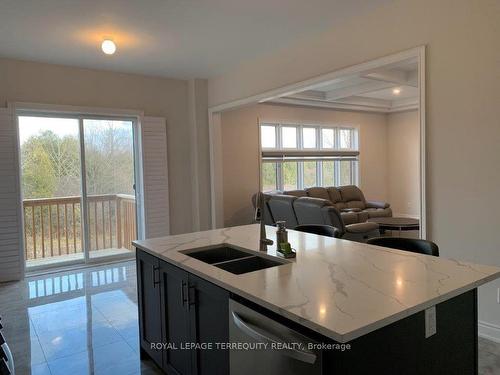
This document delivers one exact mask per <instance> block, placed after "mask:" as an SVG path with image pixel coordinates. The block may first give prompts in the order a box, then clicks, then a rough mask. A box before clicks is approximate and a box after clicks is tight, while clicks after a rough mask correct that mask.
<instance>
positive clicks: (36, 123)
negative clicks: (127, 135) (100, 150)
mask: <svg viewBox="0 0 500 375" xmlns="http://www.w3.org/2000/svg"><path fill="white" fill-rule="evenodd" d="M110 121H111V120H84V125H85V124H89V125H100V124H99V123H100V122H104V123H105V124H106V125H108V124H109V122H110ZM112 122H113V125H114V126H118V127H124V128H126V129H130V126H131V122H130V121H116V120H113V121H112ZM47 130H50V131H52V132H53V133H55V134H57V135H58V136H59V137H64V136H66V135H71V136H73V137H76V138H78V132H79V131H78V120H77V119H72V118H61V117H33V116H19V142H20V143H21V144H23V143H24V142H26V141H27V140H28V139H29V137H31V136H33V135H37V134H40V133H43V132H44V131H47Z"/></svg>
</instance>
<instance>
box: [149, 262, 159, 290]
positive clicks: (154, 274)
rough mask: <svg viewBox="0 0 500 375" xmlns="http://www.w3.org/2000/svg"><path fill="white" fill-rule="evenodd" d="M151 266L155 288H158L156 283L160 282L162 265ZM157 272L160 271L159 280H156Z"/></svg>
mask: <svg viewBox="0 0 500 375" xmlns="http://www.w3.org/2000/svg"><path fill="white" fill-rule="evenodd" d="M151 268H152V270H153V288H156V285H158V284H159V283H160V275H159V273H160V272H159V271H160V267H158V266H152V267H151ZM156 273H158V281H157V280H156Z"/></svg>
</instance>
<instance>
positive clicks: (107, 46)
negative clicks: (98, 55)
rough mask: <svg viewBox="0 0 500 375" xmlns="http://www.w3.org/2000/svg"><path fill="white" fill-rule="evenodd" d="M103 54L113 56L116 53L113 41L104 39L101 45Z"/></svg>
mask: <svg viewBox="0 0 500 375" xmlns="http://www.w3.org/2000/svg"><path fill="white" fill-rule="evenodd" d="M101 48H102V52H104V53H105V54H106V55H112V54H114V53H115V52H116V44H115V42H113V41H112V40H111V39H104V40H103V41H102V44H101Z"/></svg>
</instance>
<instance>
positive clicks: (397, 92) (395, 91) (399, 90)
mask: <svg viewBox="0 0 500 375" xmlns="http://www.w3.org/2000/svg"><path fill="white" fill-rule="evenodd" d="M400 92H401V89H397V88H396V89H392V93H393V94H394V95H399V93H400Z"/></svg>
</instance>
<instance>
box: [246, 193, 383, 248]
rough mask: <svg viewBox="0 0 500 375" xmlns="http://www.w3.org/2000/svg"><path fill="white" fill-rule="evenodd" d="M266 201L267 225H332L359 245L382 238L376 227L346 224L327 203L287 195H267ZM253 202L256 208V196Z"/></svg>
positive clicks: (374, 225) (341, 235)
mask: <svg viewBox="0 0 500 375" xmlns="http://www.w3.org/2000/svg"><path fill="white" fill-rule="evenodd" d="M264 197H265V204H264V212H263V213H262V217H263V219H264V222H265V223H266V224H268V225H275V223H276V222H277V221H285V222H286V227H287V228H290V229H294V228H295V227H296V226H297V225H302V224H323V225H330V226H333V227H335V228H337V229H338V230H339V233H340V237H341V238H343V239H347V240H351V241H358V242H365V241H366V240H367V239H369V238H372V237H377V236H379V235H380V232H379V227H378V224H376V223H370V222H366V223H352V224H346V223H345V222H344V219H343V217H342V215H341V213H340V211H339V210H338V209H337V208H336V207H335V206H334V205H333V204H332V203H331V202H330V201H329V200H326V199H322V198H313V197H307V196H303V197H296V196H294V195H286V194H265V195H264ZM253 201H254V206H255V196H254V197H253Z"/></svg>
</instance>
